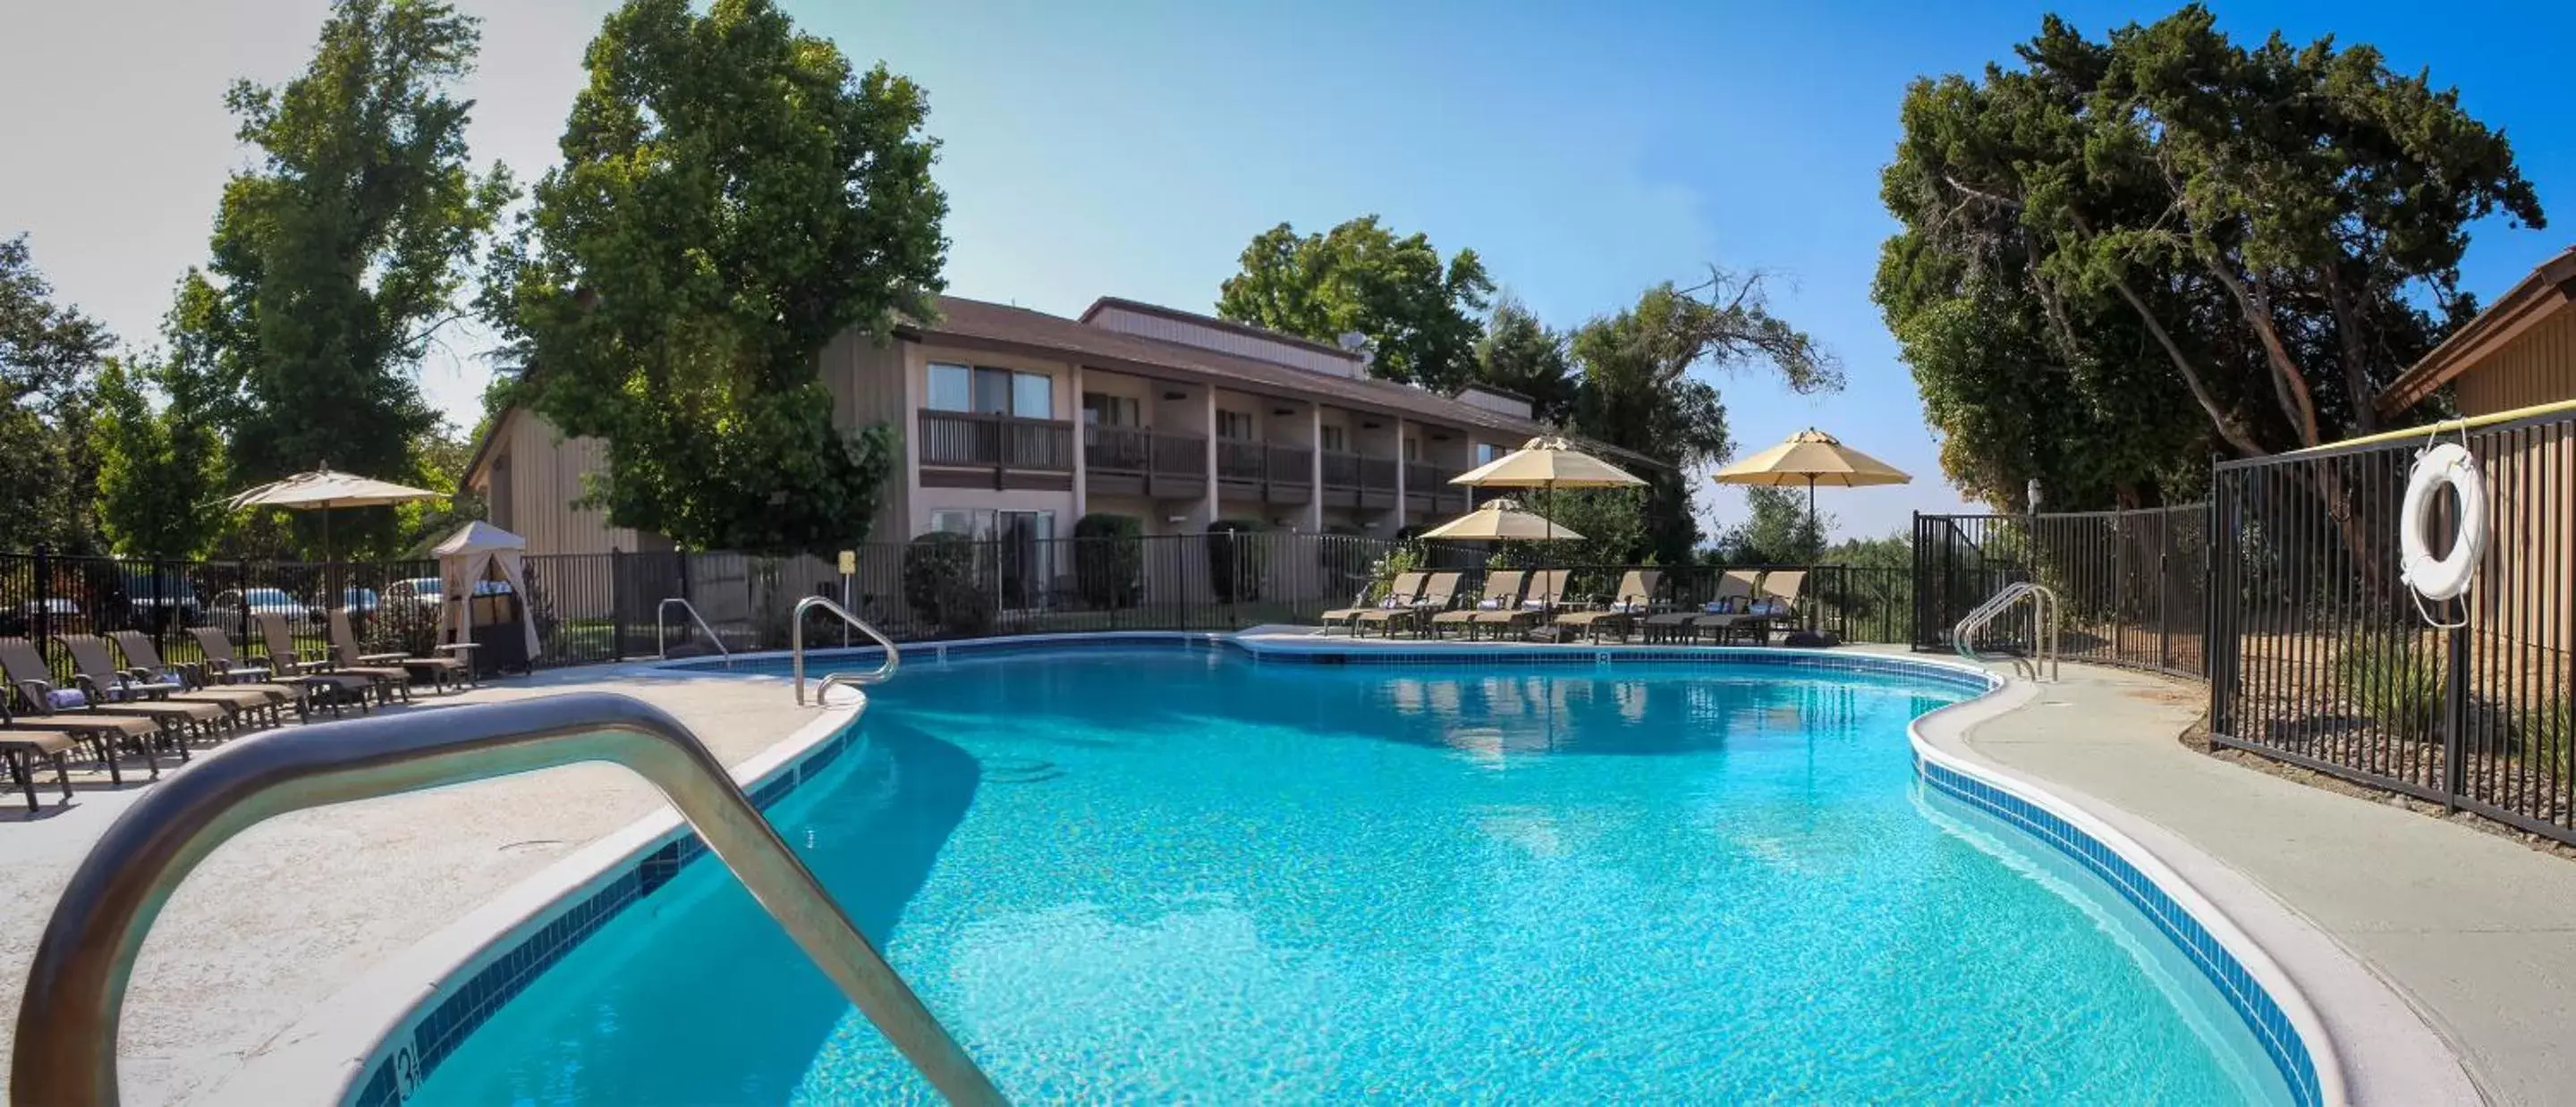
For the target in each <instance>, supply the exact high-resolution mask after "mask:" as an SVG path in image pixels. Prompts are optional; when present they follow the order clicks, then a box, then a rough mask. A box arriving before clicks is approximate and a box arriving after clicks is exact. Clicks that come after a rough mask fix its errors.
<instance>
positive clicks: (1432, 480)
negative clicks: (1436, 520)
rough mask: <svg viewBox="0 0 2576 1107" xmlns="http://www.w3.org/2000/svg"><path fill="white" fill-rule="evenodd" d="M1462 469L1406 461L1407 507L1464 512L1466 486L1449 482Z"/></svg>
mask: <svg viewBox="0 0 2576 1107" xmlns="http://www.w3.org/2000/svg"><path fill="white" fill-rule="evenodd" d="M1460 472H1463V470H1459V469H1449V468H1443V467H1441V466H1438V465H1433V464H1431V463H1430V462H1427V461H1409V462H1406V463H1405V466H1404V499H1405V504H1404V506H1405V509H1406V510H1408V511H1427V512H1430V513H1432V514H1434V515H1463V514H1465V513H1466V511H1467V489H1466V487H1465V486H1464V485H1457V484H1451V483H1449V478H1451V477H1454V476H1457V475H1458V474H1459V473H1460Z"/></svg>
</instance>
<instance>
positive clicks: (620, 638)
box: [608, 546, 626, 661]
mask: <svg viewBox="0 0 2576 1107" xmlns="http://www.w3.org/2000/svg"><path fill="white" fill-rule="evenodd" d="M608 611H609V616H608V618H609V632H608V633H609V640H610V641H611V642H613V643H615V644H614V645H611V646H610V647H609V651H610V653H611V654H612V655H614V656H615V657H616V659H617V660H619V661H624V660H626V554H625V552H624V551H622V550H619V549H618V548H617V547H615V546H610V547H609V548H608Z"/></svg>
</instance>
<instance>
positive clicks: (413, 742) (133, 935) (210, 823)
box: [10, 692, 1006, 1105]
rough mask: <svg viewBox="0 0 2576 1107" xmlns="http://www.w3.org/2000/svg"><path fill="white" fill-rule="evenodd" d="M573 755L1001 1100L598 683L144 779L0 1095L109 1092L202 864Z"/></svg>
mask: <svg viewBox="0 0 2576 1107" xmlns="http://www.w3.org/2000/svg"><path fill="white" fill-rule="evenodd" d="M582 761H606V762H609V763H611V764H615V765H620V766H623V767H625V768H627V769H629V770H631V771H633V772H634V773H635V774H636V775H638V776H641V777H643V778H644V779H646V780H647V781H650V782H652V784H653V785H654V786H655V787H657V788H660V789H661V790H662V795H663V796H664V797H665V798H666V799H668V800H670V801H671V806H673V807H676V808H678V809H679V812H680V815H681V817H683V818H685V819H687V820H688V823H689V826H690V827H691V828H692V829H694V830H696V831H697V833H698V836H699V837H700V838H703V839H705V840H706V843H707V847H708V850H709V852H711V853H712V854H713V855H714V856H715V858H716V860H717V861H719V862H721V863H722V864H723V865H724V867H725V869H726V870H727V871H729V872H731V873H732V874H733V876H734V878H735V879H736V880H738V881H740V882H741V883H742V886H743V887H744V888H745V889H747V890H748V891H750V892H751V895H752V898H753V899H755V900H757V901H759V903H760V905H761V907H762V908H764V909H765V910H767V911H768V912H769V915H770V917H771V918H773V919H775V920H777V922H778V925H779V926H780V927H781V928H782V929H784V930H786V931H787V933H788V935H789V936H790V937H792V938H794V939H795V940H796V944H797V945H798V946H800V947H802V948H803V949H804V951H805V955H806V956H807V957H809V958H811V959H813V961H814V963H815V965H816V966H817V967H819V968H821V969H822V970H823V973H824V975H826V976H829V977H831V978H832V981H833V983H835V984H837V985H839V986H840V989H841V992H842V994H843V995H845V996H847V997H848V998H849V1000H850V1002H851V1003H852V1004H853V1005H854V1006H856V1007H857V1008H858V1009H859V1011H860V1012H861V1013H863V1014H865V1015H866V1016H867V1017H868V1021H869V1022H871V1023H874V1024H875V1025H876V1028H877V1030H878V1031H879V1032H881V1033H883V1034H884V1035H885V1036H886V1038H887V1040H889V1041H890V1042H892V1043H893V1044H894V1047H895V1048H896V1049H897V1050H899V1051H900V1052H901V1053H902V1054H903V1057H904V1059H905V1060H907V1061H909V1062H911V1064H912V1065H913V1067H914V1068H915V1069H917V1070H919V1071H920V1072H921V1074H922V1075H923V1076H924V1077H926V1078H928V1079H929V1081H930V1083H931V1086H932V1087H934V1088H936V1089H938V1090H939V1092H940V1094H941V1095H944V1096H946V1097H947V1098H948V1100H949V1101H950V1102H952V1103H964V1104H978V1105H981V1104H998V1103H1003V1102H1006V1101H1005V1100H1004V1098H1003V1096H1002V1093H1001V1091H1000V1090H999V1089H998V1088H996V1087H994V1085H993V1081H992V1079H991V1078H990V1077H988V1076H986V1075H985V1073H984V1070H983V1069H982V1068H980V1067H979V1066H977V1065H976V1063H975V1059H974V1058H973V1057H971V1056H969V1055H968V1054H967V1053H966V1051H965V1049H964V1047H962V1046H960V1045H958V1043H957V1039H956V1038H955V1037H953V1036H952V1035H950V1034H949V1033H948V1030H947V1028H946V1027H944V1026H942V1025H940V1022H939V1019H938V1017H937V1016H935V1015H933V1014H931V1012H930V1009H929V1007H927V1006H925V1005H924V1004H923V1003H922V1002H921V998H920V997H919V996H918V995H916V994H914V992H913V991H912V989H911V987H910V986H908V985H906V984H905V983H904V981H903V977H902V976H901V975H900V974H898V973H896V972H895V971H894V967H893V966H891V965H888V964H887V963H886V960H885V957H884V956H883V955H882V954H880V953H878V952H877V948H876V947H875V946H874V945H871V944H869V942H868V939H867V936H866V935H864V934H861V933H860V932H859V929H858V927H857V926H856V925H855V924H853V923H852V922H851V921H850V916H849V914H848V913H847V912H844V911H843V910H842V909H841V906H840V904H839V903H837V902H835V901H834V900H833V899H832V894H831V893H830V892H829V891H827V890H825V888H824V887H823V885H822V882H821V881H819V880H817V879H815V877H814V873H813V871H812V870H810V869H808V868H806V867H805V865H804V863H803V862H802V861H800V860H798V859H797V857H796V854H795V852H794V851H793V850H790V849H789V848H788V847H787V843H786V842H784V841H782V840H780V838H779V836H778V830H777V828H775V827H773V826H771V825H770V824H769V820H768V819H766V818H764V817H762V815H761V813H760V809H759V808H758V807H757V806H754V805H753V804H752V802H751V799H750V797H748V796H746V795H744V794H743V791H742V786H741V785H740V784H738V783H736V782H735V781H734V779H733V775H732V774H731V773H729V772H727V771H726V770H725V766H724V762H722V761H720V760H718V759H717V758H716V756H715V754H714V753H713V752H711V751H709V750H708V749H707V747H706V745H705V743H702V742H700V741H699V740H698V738H697V736H696V735H695V734H693V733H691V732H690V730H689V728H688V727H687V726H685V725H682V724H681V722H680V721H679V720H677V719H674V718H672V717H671V716H670V715H669V714H668V713H666V712H664V711H663V710H661V709H660V708H657V707H654V706H652V705H651V704H647V703H645V702H643V701H641V700H637V699H633V698H630V697H627V696H620V695H614V694H610V693H605V692H585V693H575V694H570V695H560V696H548V697H544V698H542V699H533V700H521V701H518V702H514V703H495V704H478V705H472V706H465V707H450V708H444V709H441V710H438V711H423V712H408V713H404V714H399V715H381V716H377V717H375V718H370V719H351V720H345V721H339V722H328V723H314V724H311V725H308V726H301V727H294V728H290V729H281V730H272V731H269V732H267V733H265V734H259V735H254V736H252V737H249V738H243V739H240V740H237V741H235V742H233V743H232V744H230V745H229V746H227V747H225V749H224V751H223V753H222V754H221V755H220V756H216V757H207V758H200V759H199V760H198V761H197V763H196V764H194V765H190V766H189V767H188V771H186V772H183V773H179V774H177V775H175V776H172V777H169V778H168V779H165V780H163V781H162V782H161V783H160V784H159V785H157V786H155V787H154V788H152V790H150V791H148V792H145V793H143V794H142V796H141V797H140V798H138V799H137V800H136V801H135V802H134V805H133V806H132V807H131V808H129V809H128V810H127V811H126V812H125V813H124V814H123V815H121V816H119V817H118V818H117V820H116V822H115V823H113V824H111V825H110V826H109V827H108V828H107V833H106V834H105V835H103V836H101V837H100V838H99V840H98V843H97V844H96V845H94V846H92V847H91V848H90V851H89V856H88V857H86V858H84V859H82V861H81V865H80V868H79V869H78V870H77V871H76V872H74V873H73V874H72V879H71V883H70V884H69V885H68V886H66V887H65V888H64V889H63V893H62V897H61V898H60V899H59V900H57V901H56V903H55V905H54V913H53V917H52V919H51V920H49V921H48V922H47V923H46V925H45V932H44V937H43V938H42V939H41V940H40V941H39V942H38V944H37V946H36V957H35V962H34V964H33V965H32V966H30V968H29V969H28V973H27V991H26V994H25V996H24V997H22V999H21V1001H20V1003H19V1006H18V1027H17V1039H16V1042H15V1043H14V1045H13V1051H14V1052H13V1057H14V1066H15V1067H14V1071H13V1073H12V1074H11V1078H10V1082H11V1085H12V1087H11V1089H10V1100H11V1102H12V1103H15V1104H20V1105H36V1104H59V1103H82V1104H114V1103H115V1102H116V1101H117V1079H116V1031H117V1023H118V1019H119V1016H120V1014H121V1013H122V1011H123V1008H124V1004H125V988H126V984H127V982H128V979H129V978H130V976H131V975H132V973H133V970H134V959H135V955H136V954H137V953H138V952H140V951H141V950H142V948H143V939H144V935H145V934H146V933H148V932H149V931H150V930H151V928H152V923H153V921H154V920H155V919H156V918H157V917H158V916H159V915H160V913H161V908H162V907H163V905H165V904H167V903H168V902H169V901H170V896H171V894H172V893H173V892H175V891H176V890H177V889H178V886H179V884H180V882H182V881H184V880H186V879H187V877H188V874H189V873H190V872H191V871H193V870H194V869H195V868H196V867H197V864H198V863H199V862H201V861H203V860H205V859H206V857H207V856H208V855H209V854H212V853H213V852H215V850H216V849H217V848H219V847H221V846H222V845H223V844H224V843H225V842H226V841H228V840H230V839H231V838H232V837H234V836H235V835H237V834H240V833H241V832H242V831H244V830H248V829H250V828H251V827H253V826H256V825H258V824H259V823H262V822H265V821H267V820H269V819H272V818H275V817H277V816H279V815H283V814H287V813H289V812H293V811H300V810H303V809H305V808H309V807H322V806H327V805H330V804H335V803H345V802H349V801H352V800H363V799H374V798H377V797H381V796H391V795H397V794H400V793H404V792H415V791H419V790H421V789H424V788H437V787H442V786H445V785H449V784H461V783H465V782H467V781H474V780H482V779H485V778H488V777H496V776H505V775H509V774H514V773H523V772H533V771H536V770H539V769H550V768H555V767H557V766H561V765H568V764H573V763H575V762H582Z"/></svg>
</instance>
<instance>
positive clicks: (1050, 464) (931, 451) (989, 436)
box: [921, 411, 1073, 473]
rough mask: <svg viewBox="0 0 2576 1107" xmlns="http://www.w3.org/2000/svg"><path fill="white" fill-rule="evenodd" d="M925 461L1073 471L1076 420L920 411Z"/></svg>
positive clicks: (1047, 471) (924, 462) (922, 452)
mask: <svg viewBox="0 0 2576 1107" xmlns="http://www.w3.org/2000/svg"><path fill="white" fill-rule="evenodd" d="M921 463H922V464H923V465H940V466H950V467H957V468H978V469H982V468H991V469H1021V470H1031V471H1036V472H1045V473H1070V472H1072V471H1073V424H1072V423H1070V422H1067V421H1065V420H1062V419H1021V418H1017V417H1015V416H1009V415H986V414H982V413H977V412H964V411H924V412H922V413H921Z"/></svg>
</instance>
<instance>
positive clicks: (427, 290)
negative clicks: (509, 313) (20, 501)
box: [172, 0, 512, 552]
mask: <svg viewBox="0 0 2576 1107" xmlns="http://www.w3.org/2000/svg"><path fill="white" fill-rule="evenodd" d="M478 35H479V32H478V29H477V25H476V21H475V20H474V19H472V18H470V17H468V16H465V15H463V14H460V13H458V12H457V11H456V10H455V8H454V7H452V6H450V5H449V4H446V3H443V2H439V0H338V2H337V3H335V4H334V5H333V7H332V10H331V14H330V17H329V18H328V19H326V20H325V21H324V22H323V25H322V31H321V36H320V39H319V42H318V44H317V45H316V47H315V49H314V54H313V60H312V62H311V63H310V64H309V65H308V66H307V67H306V69H305V71H304V73H303V74H302V75H300V76H298V77H296V78H295V79H293V80H290V81H288V82H286V83H285V84H283V85H280V86H275V87H266V86H261V85H256V84H253V83H250V82H248V81H243V82H240V83H237V84H235V85H234V86H233V88H232V90H231V92H230V93H229V94H228V95H227V96H226V98H225V102H226V104H227V105H228V106H229V107H230V108H231V109H232V112H233V114H234V116H235V117H236V118H238V119H239V120H240V130H239V132H238V134H239V137H240V139H241V141H242V142H243V143H245V144H247V145H249V146H250V147H251V148H253V149H254V150H255V151H256V152H257V158H256V160H255V161H254V163H253V164H252V165H251V166H250V167H249V168H247V169H244V170H242V171H241V172H238V173H235V174H234V175H233V177H232V179H231V180H230V181H228V182H227V183H226V184H225V187H224V193H223V200H222V204H221V206H220V207H219V208H218V209H217V211H216V213H215V228H214V239H213V256H212V259H211V260H210V261H209V263H208V265H207V267H206V269H205V271H203V272H194V271H192V272H191V273H189V275H188V276H187V278H186V279H185V280H184V281H183V282H182V285H181V288H180V291H179V295H178V301H177V304H176V305H175V306H174V308H173V310H172V326H173V329H174V330H175V331H177V332H178V334H176V335H175V336H174V339H175V345H176V347H177V349H176V350H175V351H174V353H175V360H174V362H173V365H174V371H176V372H178V373H181V374H185V375H187V376H189V377H191V378H193V381H192V383H189V384H187V385H185V386H184V387H187V388H191V389H201V390H203V391H204V392H205V393H206V394H207V395H208V396H209V397H210V401H211V405H212V406H211V408H210V410H211V411H213V412H214V413H215V414H216V415H217V417H219V418H220V419H221V420H222V422H223V424H224V426H225V428H226V429H227V430H228V431H229V438H230V440H231V450H230V455H229V456H230V461H231V473H232V479H233V480H235V481H237V482H241V483H250V482H254V481H260V480H267V479H273V478H276V477H280V476H284V475H287V474H289V473H292V472H296V471H300V470H304V469H309V468H312V467H314V466H316V465H321V464H328V465H330V466H332V467H334V468H337V469H343V470H348V471H352V472H358V473H362V474H365V475H368V476H375V477H384V478H389V479H396V480H407V479H417V478H418V476H419V472H418V464H417V463H418V458H417V456H416V455H415V453H414V451H413V443H415V442H416V441H418V440H419V438H420V436H421V435H422V434H423V433H424V432H425V431H427V430H428V429H429V428H430V427H432V426H434V425H435V424H436V421H437V416H436V413H435V412H433V411H432V410H431V409H430V408H429V406H428V405H427V404H426V403H424V402H423V401H422V399H421V396H420V389H419V385H418V383H417V381H416V379H415V377H416V375H417V371H418V366H419V362H420V359H421V358H422V356H423V355H424V354H425V353H427V351H428V350H429V348H430V346H431V344H432V343H434V342H435V341H437V339H438V335H439V333H440V331H441V329H442V327H444V326H445V325H446V324H447V323H449V322H452V321H453V320H455V319H456V318H457V317H458V306H457V297H458V293H459V291H460V289H461V287H462V285H463V283H464V281H465V279H466V277H467V275H468V274H469V272H470V271H471V269H472V266H473V261H474V258H475V256H476V254H477V252H478V251H479V249H480V246H481V243H482V242H484V241H485V239H486V238H487V237H488V234H489V232H490V230H491V228H492V225H493V221H494V219H495V218H496V216H497V214H498V213H499V212H500V210H501V209H502V207H503V206H504V205H505V204H507V203H508V202H509V200H510V199H511V197H512V188H511V185H510V180H509V176H508V174H507V172H506V171H504V170H502V169H500V168H497V167H496V168H495V169H493V170H492V171H491V172H489V173H487V174H482V175H477V174H476V173H475V172H473V170H472V169H471V168H470V166H469V164H468V162H467V158H466V148H465V128H466V123H467V119H468V114H469V110H470V109H471V107H472V103H471V102H470V101H465V100H459V99H456V98H454V96H453V95H452V92H453V90H454V88H455V86H456V85H457V83H458V82H460V81H462V80H463V79H464V78H465V76H466V75H467V73H468V72H469V71H470V70H471V68H472V65H473V58H474V52H475V48H476V45H477V41H478ZM301 526H302V527H304V528H308V529H309V528H310V527H311V526H312V524H311V523H310V522H309V521H306V522H303V523H302V524H301ZM334 527H335V533H336V534H337V535H338V536H339V537H338V538H337V539H335V543H336V545H337V548H338V549H340V550H361V551H363V550H367V549H374V550H376V551H379V552H381V551H383V550H385V549H387V548H388V547H389V544H390V543H391V542H392V541H393V528H394V517H393V513H392V512H390V511H388V510H385V509H371V510H367V511H358V512H342V513H340V515H339V517H338V518H337V519H335V520H334Z"/></svg>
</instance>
